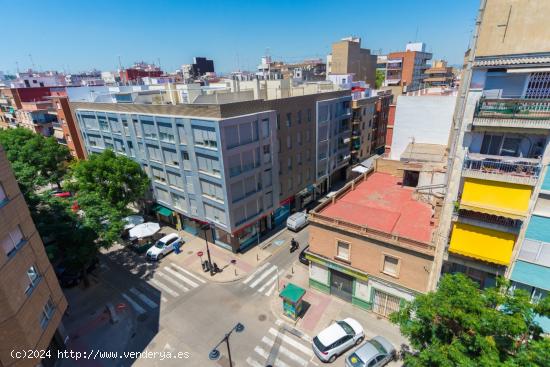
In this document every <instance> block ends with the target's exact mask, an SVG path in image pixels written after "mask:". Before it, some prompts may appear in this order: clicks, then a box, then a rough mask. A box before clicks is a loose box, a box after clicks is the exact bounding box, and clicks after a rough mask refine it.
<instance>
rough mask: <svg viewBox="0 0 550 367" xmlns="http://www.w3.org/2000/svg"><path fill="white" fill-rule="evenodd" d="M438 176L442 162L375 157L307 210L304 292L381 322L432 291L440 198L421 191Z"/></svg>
mask: <svg viewBox="0 0 550 367" xmlns="http://www.w3.org/2000/svg"><path fill="white" fill-rule="evenodd" d="M444 172H445V171H444V164H443V163H433V164H431V163H424V164H418V163H403V162H399V161H390V160H385V159H380V158H379V159H376V160H375V161H374V167H373V168H371V169H370V170H369V171H367V172H365V173H363V174H362V175H360V176H359V177H357V178H356V179H354V180H353V181H351V182H349V183H348V184H347V185H346V186H345V187H344V188H342V189H341V190H340V191H338V192H337V193H336V194H335V195H334V196H333V197H332V198H331V200H328V201H325V202H324V203H322V204H320V205H319V206H317V207H316V208H315V209H314V210H312V211H310V212H309V221H310V229H309V249H308V251H307V253H306V257H307V259H309V260H310V269H309V270H310V271H309V284H310V286H311V287H312V288H315V289H318V290H320V291H322V292H325V293H329V294H331V295H334V296H336V297H338V298H341V299H343V300H345V301H348V302H351V303H353V304H355V305H357V306H358V307H361V308H364V309H367V310H372V311H373V312H375V313H377V314H379V315H381V316H384V317H386V316H388V315H389V314H390V313H391V312H393V311H396V310H398V309H399V307H400V305H401V303H402V302H403V300H409V301H410V300H412V299H413V298H414V297H415V295H417V294H419V293H424V292H427V291H429V290H432V289H433V288H434V287H435V281H436V279H437V277H438V272H437V270H438V269H436V268H435V266H434V265H435V264H436V263H435V262H434V258H435V256H436V251H435V243H436V242H435V240H434V231H435V229H436V226H437V221H438V215H439V211H440V210H439V208H440V202H441V201H442V198H443V195H442V194H441V192H431V191H429V190H427V191H426V190H425V189H424V188H423V186H425V185H426V183H430V182H434V180H440V181H442V180H443V178H444Z"/></svg>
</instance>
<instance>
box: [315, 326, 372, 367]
mask: <svg viewBox="0 0 550 367" xmlns="http://www.w3.org/2000/svg"><path fill="white" fill-rule="evenodd" d="M364 339H365V332H364V331H363V327H362V326H361V324H359V323H358V322H357V321H356V320H354V319H352V318H347V319H344V320H342V321H336V322H335V323H334V324H332V325H330V326H329V327H328V328H326V329H324V330H323V331H321V332H320V333H319V335H317V336H316V337H315V338H313V352H315V355H316V356H317V357H318V358H319V359H320V360H321V361H323V362H334V360H335V359H336V357H338V356H339V355H341V354H343V353H344V352H345V351H347V350H348V349H350V348H351V347H353V346H354V345H359V344H361V342H362V341H363V340H364Z"/></svg>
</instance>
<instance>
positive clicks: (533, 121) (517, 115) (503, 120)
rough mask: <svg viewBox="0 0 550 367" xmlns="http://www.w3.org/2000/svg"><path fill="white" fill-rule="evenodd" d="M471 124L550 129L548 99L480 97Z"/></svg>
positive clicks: (549, 103)
mask: <svg viewBox="0 0 550 367" xmlns="http://www.w3.org/2000/svg"><path fill="white" fill-rule="evenodd" d="M473 126H490V127H513V128H531V129H550V100H540V99H539V100H537V99H532V100H531V99H485V98H482V99H480V100H479V101H478V103H477V106H476V110H475V113H474V120H473Z"/></svg>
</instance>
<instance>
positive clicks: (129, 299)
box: [121, 293, 146, 315]
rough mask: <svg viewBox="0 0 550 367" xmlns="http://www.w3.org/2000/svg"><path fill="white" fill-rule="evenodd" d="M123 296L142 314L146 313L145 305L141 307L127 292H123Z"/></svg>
mask: <svg viewBox="0 0 550 367" xmlns="http://www.w3.org/2000/svg"><path fill="white" fill-rule="evenodd" d="M121 296H122V298H124V299H125V300H126V301H128V303H129V304H130V306H132V308H133V309H134V310H136V312H137V313H138V314H140V315H142V314H144V313H145V312H146V311H145V309H144V308H143V307H141V306H140V305H139V304H138V303H137V302H136V301H134V300H133V299H132V298H130V296H128V295H127V294H126V293H121Z"/></svg>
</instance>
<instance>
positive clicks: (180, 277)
mask: <svg viewBox="0 0 550 367" xmlns="http://www.w3.org/2000/svg"><path fill="white" fill-rule="evenodd" d="M163 270H164V271H167V272H169V273H170V274H172V275H173V276H175V277H177V278H179V279H181V280H183V281H184V282H185V283H187V284H189V285H190V286H191V287H193V288H197V287H198V286H199V285H198V284H197V283H195V282H194V281H192V280H191V279H187V278H186V277H184V276H183V275H181V274H180V273H178V272H177V271H175V270H173V269H170V268H164V269H163Z"/></svg>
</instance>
